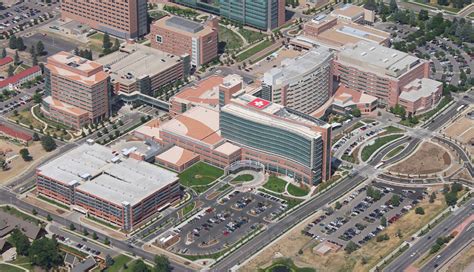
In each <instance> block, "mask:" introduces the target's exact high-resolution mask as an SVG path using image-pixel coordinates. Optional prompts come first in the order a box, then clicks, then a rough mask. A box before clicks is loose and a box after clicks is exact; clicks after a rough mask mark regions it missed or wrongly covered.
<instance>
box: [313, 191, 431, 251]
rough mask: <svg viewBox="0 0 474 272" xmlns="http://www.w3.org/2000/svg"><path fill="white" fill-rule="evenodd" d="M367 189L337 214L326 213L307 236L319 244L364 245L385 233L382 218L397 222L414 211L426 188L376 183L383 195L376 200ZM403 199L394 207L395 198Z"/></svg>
mask: <svg viewBox="0 0 474 272" xmlns="http://www.w3.org/2000/svg"><path fill="white" fill-rule="evenodd" d="M367 188H368V187H363V188H361V189H359V190H358V191H355V192H354V193H352V194H351V195H350V196H349V197H347V198H346V199H344V200H342V202H341V204H342V207H341V208H340V209H339V210H336V211H326V212H325V214H324V215H321V216H320V217H318V218H316V219H315V220H314V221H313V222H311V223H310V224H308V226H307V227H306V228H305V234H306V235H308V236H311V237H313V238H314V239H317V240H319V241H325V240H328V241H331V242H334V243H336V244H339V245H341V246H343V247H344V246H345V245H346V244H347V243H348V242H349V241H353V242H355V243H357V244H358V245H363V244H365V243H366V242H368V241H369V240H371V239H372V238H374V237H375V236H377V234H378V233H379V232H381V231H382V230H383V229H384V228H385V227H384V226H382V225H381V218H382V217H383V216H384V217H385V218H386V219H387V224H391V223H394V222H395V221H397V220H398V219H399V218H400V217H401V216H402V215H403V214H404V213H406V212H407V211H408V210H410V209H412V208H413V207H414V205H416V204H417V203H418V201H419V199H421V198H422V197H423V189H406V188H399V187H393V186H389V185H386V184H383V183H374V184H373V186H372V188H373V189H374V190H378V191H379V192H380V196H381V198H380V199H379V200H377V201H375V200H374V199H373V198H372V197H370V196H368V195H367ZM394 195H396V196H399V197H400V198H399V199H400V204H399V205H398V206H395V205H392V204H393V203H392V197H393V196H394Z"/></svg>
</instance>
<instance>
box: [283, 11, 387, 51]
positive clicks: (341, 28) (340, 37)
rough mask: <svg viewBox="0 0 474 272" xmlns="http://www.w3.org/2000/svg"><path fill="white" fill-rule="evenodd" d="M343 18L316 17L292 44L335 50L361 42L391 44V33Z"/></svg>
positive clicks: (330, 16)
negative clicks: (309, 44)
mask: <svg viewBox="0 0 474 272" xmlns="http://www.w3.org/2000/svg"><path fill="white" fill-rule="evenodd" d="M341 16H342V15H341ZM341 16H334V15H328V16H326V15H319V16H316V17H315V18H313V19H312V20H310V21H309V22H307V23H305V24H304V26H303V35H302V37H297V38H295V39H292V41H291V43H292V44H294V45H296V46H300V47H303V48H306V47H307V45H305V44H307V43H315V44H321V45H324V46H327V47H329V48H332V49H335V50H341V49H342V48H343V47H344V46H345V45H347V44H351V43H357V42H359V41H366V42H370V43H374V44H378V45H384V46H388V45H389V44H390V33H387V32H385V31H382V30H378V29H376V28H373V27H370V26H367V25H361V24H359V23H356V21H357V20H356V21H352V20H349V19H348V20H343V19H341Z"/></svg>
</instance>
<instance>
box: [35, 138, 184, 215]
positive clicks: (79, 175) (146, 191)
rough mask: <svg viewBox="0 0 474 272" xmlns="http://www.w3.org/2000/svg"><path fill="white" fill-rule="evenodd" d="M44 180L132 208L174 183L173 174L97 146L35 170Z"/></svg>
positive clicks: (88, 146) (74, 151)
mask: <svg viewBox="0 0 474 272" xmlns="http://www.w3.org/2000/svg"><path fill="white" fill-rule="evenodd" d="M37 171H38V172H39V173H40V174H41V175H43V176H46V177H49V178H51V179H54V180H56V181H59V182H62V183H64V184H71V182H73V181H76V182H77V181H78V182H79V183H80V185H78V187H77V189H78V190H80V191H83V192H86V193H89V194H92V195H96V196H100V197H101V198H103V199H106V200H108V201H110V202H112V203H115V204H117V205H122V203H123V202H129V203H130V204H131V205H132V206H133V205H135V204H136V203H138V202H140V201H141V200H142V199H144V198H146V197H147V196H149V195H151V194H152V193H154V192H156V191H157V190H160V189H161V188H163V187H165V186H167V185H169V184H171V183H173V182H175V181H177V180H178V176H177V174H176V173H174V172H171V171H169V170H166V169H163V168H160V167H158V166H155V165H152V164H150V163H147V162H144V161H138V160H135V159H131V158H126V157H123V156H121V155H117V154H113V153H112V150H111V149H110V148H108V147H105V146H102V145H99V144H83V145H80V146H78V147H77V148H75V149H72V150H70V151H68V152H66V153H64V154H63V155H62V156H60V157H58V158H56V159H54V160H52V161H50V162H48V163H46V164H45V165H43V166H41V167H39V168H38V169H37Z"/></svg>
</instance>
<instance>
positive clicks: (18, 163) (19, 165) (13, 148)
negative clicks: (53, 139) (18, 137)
mask: <svg viewBox="0 0 474 272" xmlns="http://www.w3.org/2000/svg"><path fill="white" fill-rule="evenodd" d="M22 148H24V146H22V145H16V144H14V143H12V142H9V141H7V140H3V139H0V150H2V151H6V157H5V158H6V161H8V160H9V159H10V160H11V163H10V169H9V170H7V171H0V183H1V184H5V183H7V182H8V181H10V179H11V178H13V177H15V176H18V175H20V174H21V173H22V172H23V171H24V170H26V169H27V167H33V166H34V165H36V164H38V163H39V162H40V161H41V158H42V157H43V156H44V155H45V154H46V151H44V149H43V147H42V146H41V144H40V143H39V142H34V143H32V144H31V145H30V146H28V147H27V148H28V151H29V152H30V155H31V156H32V157H33V160H32V161H29V162H26V161H24V160H23V159H22V158H21V156H20V155H19V154H18V152H19V150H20V149H22Z"/></svg>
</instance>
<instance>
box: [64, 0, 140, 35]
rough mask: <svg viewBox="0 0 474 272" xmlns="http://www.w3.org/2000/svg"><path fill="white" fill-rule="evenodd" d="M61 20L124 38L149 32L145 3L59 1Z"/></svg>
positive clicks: (134, 0) (125, 0) (136, 0)
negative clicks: (78, 23)
mask: <svg viewBox="0 0 474 272" xmlns="http://www.w3.org/2000/svg"><path fill="white" fill-rule="evenodd" d="M61 17H62V18H63V19H65V18H68V19H72V20H75V21H78V22H80V23H83V24H86V25H88V26H90V27H91V28H94V29H97V30H100V31H102V32H107V33H109V34H111V35H114V36H117V37H121V38H124V39H130V38H137V37H141V36H144V35H145V34H147V33H148V22H147V20H148V14H147V1H146V0H117V1H110V0H106V1H96V0H92V1H89V0H61Z"/></svg>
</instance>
